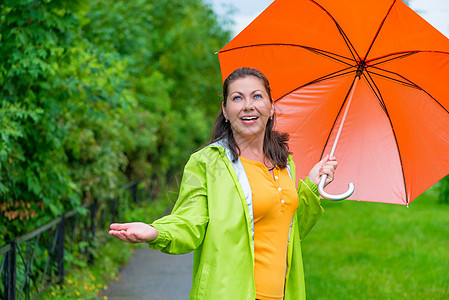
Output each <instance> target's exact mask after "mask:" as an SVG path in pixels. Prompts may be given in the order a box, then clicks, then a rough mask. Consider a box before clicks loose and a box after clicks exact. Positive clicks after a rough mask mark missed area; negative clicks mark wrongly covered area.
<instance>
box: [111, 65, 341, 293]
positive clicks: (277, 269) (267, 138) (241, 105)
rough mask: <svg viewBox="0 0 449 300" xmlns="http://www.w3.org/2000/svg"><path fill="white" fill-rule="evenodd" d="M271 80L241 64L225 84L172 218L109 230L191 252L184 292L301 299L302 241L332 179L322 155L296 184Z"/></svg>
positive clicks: (126, 237)
mask: <svg viewBox="0 0 449 300" xmlns="http://www.w3.org/2000/svg"><path fill="white" fill-rule="evenodd" d="M274 122H275V111H274V107H273V104H272V99H271V93H270V85H269V83H268V80H267V78H266V77H265V76H264V75H263V74H262V73H261V72H259V71H257V70H255V69H249V68H240V69H237V70H235V71H234V72H232V74H231V75H229V76H228V78H227V79H226V80H225V82H224V84H223V103H222V108H221V110H220V114H219V116H218V118H217V120H216V123H215V128H214V134H213V138H212V141H211V143H210V144H209V145H207V146H205V147H203V148H202V149H200V150H198V151H196V152H195V153H194V154H192V156H191V157H190V159H189V161H188V162H187V164H186V166H185V169H184V175H183V179H182V182H181V187H180V191H179V196H178V200H177V202H176V204H175V206H174V208H173V211H172V213H171V214H170V215H169V216H165V217H163V218H161V219H159V220H156V221H154V222H153V223H152V224H151V225H148V224H145V223H139V222H135V223H127V224H111V231H110V234H111V235H113V236H115V237H117V238H119V239H121V240H123V241H126V242H131V243H139V242H147V243H148V245H149V246H150V247H151V248H153V249H157V250H161V251H162V252H164V253H169V254H183V253H187V252H190V251H194V252H195V255H194V263H193V280H192V282H193V283H192V289H191V291H190V299H229V300H231V299H232V300H234V299H276V300H282V299H295V300H298V299H303V298H305V287H304V286H305V285H304V274H303V268H302V254H301V245H300V242H301V240H302V239H303V238H304V237H305V236H306V235H307V233H308V232H309V231H310V229H311V228H312V227H313V226H314V224H315V223H316V221H317V220H318V218H319V217H320V216H321V214H322V212H323V210H322V207H321V205H320V200H319V198H318V191H317V183H318V182H319V177H320V175H321V174H327V175H328V181H327V183H330V181H332V180H333V175H334V170H335V168H336V167H337V162H336V161H335V158H328V157H325V158H324V159H323V160H322V161H320V162H319V163H317V164H316V165H315V167H313V168H312V170H311V171H310V174H309V176H308V177H307V178H305V179H304V180H299V182H298V186H297V187H296V186H295V182H296V181H295V177H294V176H295V165H294V163H293V160H292V158H291V155H290V153H289V150H288V144H287V142H288V135H287V134H283V133H278V132H276V131H273V124H274Z"/></svg>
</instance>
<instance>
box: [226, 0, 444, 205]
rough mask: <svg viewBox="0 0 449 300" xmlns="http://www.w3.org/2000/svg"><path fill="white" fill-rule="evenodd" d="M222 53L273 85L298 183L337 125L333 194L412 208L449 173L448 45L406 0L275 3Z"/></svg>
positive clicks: (230, 64) (326, 149)
mask: <svg viewBox="0 0 449 300" xmlns="http://www.w3.org/2000/svg"><path fill="white" fill-rule="evenodd" d="M218 57H219V59H220V65H221V70H222V76H223V78H226V77H227V76H228V75H229V74H230V73H231V72H232V71H234V70H235V69H237V68H240V67H242V66H245V67H253V68H257V69H259V70H261V71H262V72H263V73H264V74H265V75H266V76H267V77H268V79H269V80H270V83H271V88H272V96H273V100H274V101H275V109H276V112H277V125H276V126H277V129H278V130H281V131H285V132H288V133H289V134H290V149H291V151H292V152H293V155H294V158H295V159H296V160H297V178H304V177H305V176H306V175H307V174H308V172H309V170H310V169H311V168H312V166H313V165H314V164H315V162H317V161H318V160H320V158H321V157H323V156H324V155H325V154H328V153H330V152H331V148H332V146H333V145H334V141H335V140H336V136H337V133H338V130H339V128H342V130H341V131H340V133H341V135H340V138H339V139H338V147H336V149H335V147H334V151H336V152H335V156H336V157H337V159H338V161H339V167H338V169H337V172H336V179H335V181H334V182H333V183H332V184H330V185H329V186H328V187H327V190H328V192H329V193H330V194H332V193H340V192H341V191H345V190H346V189H347V183H348V182H350V181H353V182H354V184H355V192H354V193H353V194H352V196H350V197H349V199H352V200H362V201H372V202H386V203H396V204H402V205H408V204H409V203H410V202H411V201H412V200H413V199H415V198H416V197H417V196H418V195H420V194H421V193H422V192H424V191H425V190H426V189H427V188H429V187H430V186H431V185H432V184H434V183H435V182H437V181H438V180H439V179H441V178H442V177H444V176H445V175H446V174H448V173H449V112H448V111H449V82H448V80H449V39H447V38H446V37H445V36H444V35H442V34H441V33H440V32H438V31H437V30H436V29H434V28H433V27H432V26H431V25H429V24H428V23H427V22H426V21H425V20H423V19H422V18H421V17H420V16H418V15H417V14H416V13H415V12H413V11H412V10H411V9H410V8H409V7H408V6H407V5H406V4H404V3H403V2H402V1H401V0H364V1H356V0H277V1H275V2H273V3H272V4H271V6H269V7H268V8H267V9H266V10H265V11H264V12H263V13H262V14H261V15H260V16H259V17H257V18H256V19H255V20H254V21H253V22H252V23H251V24H250V25H249V26H248V27H247V28H246V29H244V30H243V31H242V32H241V33H240V34H239V35H237V36H236V37H235V38H234V39H233V40H232V41H230V42H229V43H228V44H227V45H226V46H225V47H224V48H223V49H221V50H220V51H219V52H218ZM350 102H352V103H351V104H350V105H349V103H350ZM345 111H347V112H348V113H347V115H345V114H344V113H345ZM344 116H345V118H344ZM342 119H346V121H345V124H344V127H343V126H342V124H341V123H342V122H341V121H342Z"/></svg>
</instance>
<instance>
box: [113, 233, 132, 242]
mask: <svg viewBox="0 0 449 300" xmlns="http://www.w3.org/2000/svg"><path fill="white" fill-rule="evenodd" d="M109 234H110V235H112V236H113V237H116V238H118V239H119V240H121V241H124V242H129V241H128V238H126V236H124V235H122V234H121V233H120V232H119V231H115V230H111V231H109Z"/></svg>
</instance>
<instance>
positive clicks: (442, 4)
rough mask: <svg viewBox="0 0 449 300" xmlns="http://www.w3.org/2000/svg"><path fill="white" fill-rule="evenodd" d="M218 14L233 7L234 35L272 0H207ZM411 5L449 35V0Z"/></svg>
mask: <svg viewBox="0 0 449 300" xmlns="http://www.w3.org/2000/svg"><path fill="white" fill-rule="evenodd" d="M206 1H208V2H209V3H211V4H212V7H213V9H214V10H215V12H216V13H217V14H218V15H224V14H226V12H227V11H228V10H229V9H230V8H231V7H233V8H234V9H235V12H234V14H233V18H232V19H233V20H234V22H235V24H234V26H233V27H232V31H233V33H234V35H236V34H237V33H239V32H240V31H241V30H243V29H244V28H245V27H246V26H247V25H248V24H249V23H251V21H252V20H254V19H255V18H256V17H257V16H258V15H259V14H260V13H261V12H262V11H263V10H264V9H265V8H267V7H268V6H269V5H270V4H271V3H272V2H273V1H272V0H206ZM410 6H411V8H413V9H414V10H415V11H416V12H418V13H419V14H420V15H421V16H422V17H423V18H424V19H426V20H427V21H428V22H429V23H430V24H432V25H433V26H434V27H435V28H436V29H438V30H439V31H440V32H441V33H443V34H444V35H446V36H447V37H449V0H411V1H410Z"/></svg>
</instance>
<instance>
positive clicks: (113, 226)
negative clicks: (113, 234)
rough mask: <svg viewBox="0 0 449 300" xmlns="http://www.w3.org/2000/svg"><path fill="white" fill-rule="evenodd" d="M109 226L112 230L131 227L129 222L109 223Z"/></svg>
mask: <svg viewBox="0 0 449 300" xmlns="http://www.w3.org/2000/svg"><path fill="white" fill-rule="evenodd" d="M109 228H110V229H112V230H127V229H128V228H129V224H128V223H112V224H111V225H109Z"/></svg>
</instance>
